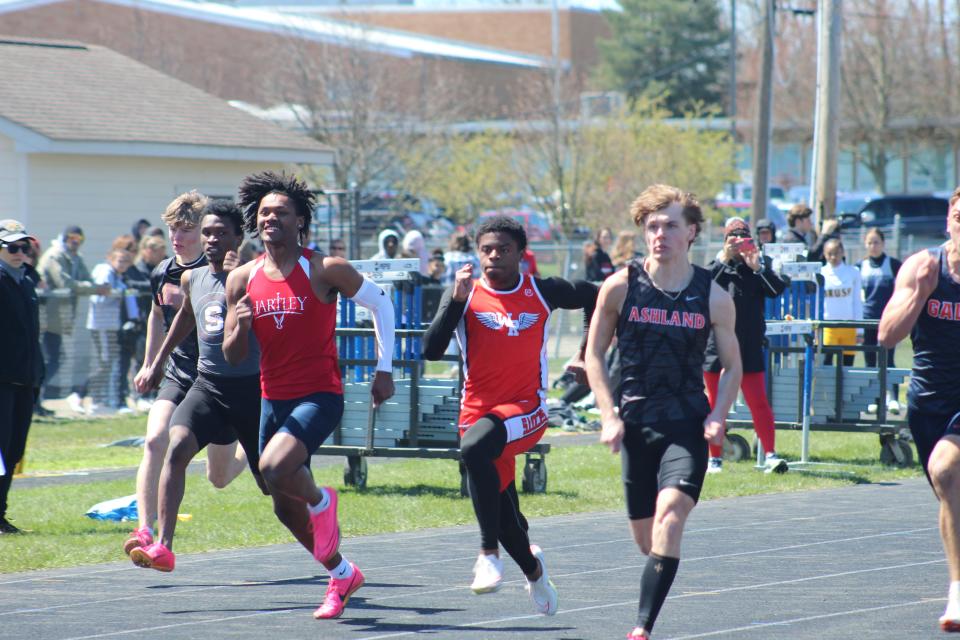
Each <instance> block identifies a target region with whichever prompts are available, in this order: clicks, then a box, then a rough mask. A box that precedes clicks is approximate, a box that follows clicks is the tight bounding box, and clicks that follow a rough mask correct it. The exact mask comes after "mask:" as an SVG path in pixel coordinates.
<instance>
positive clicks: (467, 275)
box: [423, 264, 473, 360]
mask: <svg viewBox="0 0 960 640" xmlns="http://www.w3.org/2000/svg"><path fill="white" fill-rule="evenodd" d="M472 289H473V265H471V264H468V265H465V266H463V267H461V268H460V269H458V270H457V274H456V279H455V280H454V283H453V286H452V287H450V288H449V289H447V290H446V291H444V292H443V295H442V296H441V297H440V304H439V305H438V307H437V313H436V315H434V316H433V320H432V321H431V322H430V327H429V328H428V329H427V333H426V334H424V336H423V357H424V358H426V359H427V360H439V359H440V358H442V357H443V354H444V353H446V351H447V346H448V345H449V344H450V338H451V337H452V336H453V332H454V331H456V330H457V325H458V324H459V323H460V319H461V318H463V312H464V310H465V309H466V307H467V298H469V297H470V291H471V290H472Z"/></svg>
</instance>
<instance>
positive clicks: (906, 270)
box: [878, 188, 960, 632]
mask: <svg viewBox="0 0 960 640" xmlns="http://www.w3.org/2000/svg"><path fill="white" fill-rule="evenodd" d="M947 232H948V233H949V234H950V240H948V241H947V242H945V243H944V244H943V245H942V246H940V247H937V248H935V249H930V250H925V251H921V252H919V253H916V254H914V255H912V256H910V257H909V258H907V260H906V261H905V262H904V263H903V266H902V267H901V268H900V272H899V273H898V274H897V282H896V287H895V288H894V292H893V297H891V298H890V302H889V303H888V304H887V307H886V309H884V311H883V316H882V317H881V318H880V326H879V329H878V337H879V340H880V343H881V344H882V345H883V346H884V347H886V348H888V349H892V348H893V347H894V346H895V345H896V344H897V342H899V341H900V340H903V339H904V338H905V337H906V336H907V334H908V333H909V334H910V336H911V338H912V340H913V352H914V356H913V373H912V374H911V377H910V389H909V391H908V393H907V401H908V407H907V408H908V411H907V419H908V422H909V424H910V433H911V434H912V435H913V440H914V442H915V443H916V445H917V454H918V456H919V458H920V462H921V463H922V464H923V469H924V471H925V472H926V474H927V479H928V480H929V481H930V484H931V486H932V487H933V490H934V492H935V493H936V494H937V498H939V500H940V537H941V538H942V539H943V548H944V551H945V553H946V558H947V566H948V568H949V570H950V588H949V591H948V597H947V608H946V611H944V614H943V615H942V616H941V617H940V628H941V629H943V630H944V631H956V632H960V188H958V189H957V190H956V191H954V192H953V196H951V198H950V208H949V210H948V213H947Z"/></svg>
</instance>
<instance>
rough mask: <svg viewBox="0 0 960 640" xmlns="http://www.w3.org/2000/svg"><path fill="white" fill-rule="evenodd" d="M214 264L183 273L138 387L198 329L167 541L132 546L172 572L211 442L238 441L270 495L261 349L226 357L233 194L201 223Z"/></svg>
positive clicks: (163, 511)
mask: <svg viewBox="0 0 960 640" xmlns="http://www.w3.org/2000/svg"><path fill="white" fill-rule="evenodd" d="M200 236H201V237H202V238H203V253H204V255H205V256H206V257H207V262H208V264H207V266H204V267H197V268H196V269H190V270H188V271H184V272H183V275H182V276H181V279H180V283H181V284H180V289H181V290H182V291H183V295H184V299H183V306H181V307H180V311H179V312H178V313H177V316H176V318H174V319H173V324H172V325H171V327H170V332H169V333H167V337H166V339H165V340H164V341H163V346H161V347H160V353H158V354H157V357H156V358H155V359H154V361H153V363H152V364H150V366H149V367H147V369H146V370H145V378H146V380H145V381H143V384H142V385H141V388H140V389H139V391H140V392H141V393H144V392H146V391H149V390H150V389H152V388H153V387H154V386H156V385H157V383H159V382H160V378H161V377H162V375H163V365H164V362H165V361H166V359H167V356H169V355H170V352H172V351H173V350H174V348H175V347H176V346H177V345H179V344H180V343H181V342H183V340H185V339H186V337H187V336H188V335H190V333H191V332H194V333H195V335H196V336H197V346H198V350H199V360H198V361H197V373H198V375H197V379H196V380H195V381H194V383H193V385H192V386H191V387H190V390H189V391H188V392H187V395H186V397H185V398H184V399H183V401H182V402H181V403H180V404H179V406H177V408H176V410H175V411H174V412H173V417H172V418H170V424H171V425H172V426H171V428H170V446H169V447H168V448H167V457H166V460H165V461H164V464H163V471H162V472H161V474H160V501H159V504H160V520H159V523H158V525H159V530H160V540H159V541H158V542H155V543H153V544H151V545H148V546H146V547H138V548H136V549H134V550H133V551H132V552H131V553H130V558H131V559H132V560H133V562H134V564H136V565H138V566H141V567H147V568H150V569H157V570H159V571H173V568H174V564H175V558H174V555H173V534H174V530H175V529H176V526H177V511H178V510H179V508H180V503H181V501H182V500H183V491H184V484H185V481H186V475H187V465H188V464H190V461H191V460H192V459H193V458H194V456H196V455H197V454H198V453H199V452H200V450H201V449H203V448H204V447H205V446H207V445H208V444H220V445H225V444H232V443H233V442H236V441H237V440H239V441H240V445H241V446H242V447H243V450H244V451H245V452H246V455H247V460H248V461H249V463H250V470H251V471H252V472H253V476H254V478H255V479H256V481H257V484H258V485H259V486H260V488H261V490H263V492H264V493H265V494H266V487H265V485H264V484H263V480H262V478H261V477H260V470H259V469H258V467H257V464H258V462H259V460H260V456H259V453H258V447H259V435H260V351H259V349H258V348H257V344H256V339H251V340H250V348H249V349H248V354H247V357H246V358H245V359H244V360H243V361H242V362H240V363H239V364H238V365H236V366H232V365H230V364H228V363H227V361H226V360H225V359H224V357H223V346H222V345H223V325H224V319H225V318H226V316H227V313H226V311H227V307H226V295H225V293H224V292H225V287H224V285H225V283H226V281H227V273H228V271H230V270H232V269H234V268H236V267H237V266H239V258H238V257H237V251H238V250H239V248H240V243H241V242H242V241H243V214H242V213H241V212H240V209H239V207H237V205H235V204H233V203H232V202H230V201H228V200H213V201H211V202H209V203H208V204H207V206H206V207H205V208H204V215H203V218H201V222H200Z"/></svg>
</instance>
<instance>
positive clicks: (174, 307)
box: [150, 254, 207, 384]
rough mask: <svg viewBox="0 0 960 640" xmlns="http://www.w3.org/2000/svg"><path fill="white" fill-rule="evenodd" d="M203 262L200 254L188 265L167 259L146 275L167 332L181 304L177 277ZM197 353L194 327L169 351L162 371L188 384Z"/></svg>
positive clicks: (181, 298)
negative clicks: (164, 368) (171, 351)
mask: <svg viewBox="0 0 960 640" xmlns="http://www.w3.org/2000/svg"><path fill="white" fill-rule="evenodd" d="M206 264H207V258H206V256H204V255H203V254H200V257H199V258H197V259H196V260H194V261H193V262H191V263H189V264H183V265H182V264H177V260H176V258H167V259H166V260H164V261H163V262H161V263H160V264H158V265H157V266H156V267H155V268H154V269H153V273H151V274H150V285H151V286H152V288H153V301H154V303H156V305H157V306H159V307H160V310H161V311H162V312H163V327H164V330H165V331H170V325H171V324H172V323H173V318H174V317H175V316H176V315H177V311H179V310H180V305H181V304H182V303H183V291H181V290H180V276H181V275H183V272H184V271H187V270H189V269H195V268H197V267H202V266H205V265H206ZM199 356H200V354H199V351H198V350H197V330H196V329H194V330H193V331H191V332H190V335H189V336H187V337H186V338H184V340H183V342H181V343H180V344H179V345H177V347H176V348H175V349H174V350H173V353H171V354H170V358H169V359H168V360H167V368H166V371H167V373H168V374H170V375H172V376H173V377H175V378H177V379H179V380H182V381H184V382H185V383H187V384H190V383H191V382H192V381H193V380H194V378H196V377H197V359H198V358H199Z"/></svg>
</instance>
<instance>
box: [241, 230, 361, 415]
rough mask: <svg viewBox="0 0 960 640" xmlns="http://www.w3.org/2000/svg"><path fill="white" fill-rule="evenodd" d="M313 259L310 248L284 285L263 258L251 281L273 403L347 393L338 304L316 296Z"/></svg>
mask: <svg viewBox="0 0 960 640" xmlns="http://www.w3.org/2000/svg"><path fill="white" fill-rule="evenodd" d="M311 255H313V252H312V251H310V250H309V249H304V250H303V254H302V255H301V256H300V259H299V261H298V262H297V266H296V267H294V269H293V271H292V272H291V273H290V275H289V276H288V277H287V278H285V279H284V280H271V279H269V278H267V276H266V274H265V273H264V272H263V261H264V259H265V256H262V257H260V258H258V259H257V261H256V262H255V263H254V266H253V269H252V270H251V271H250V278H249V280H248V281H247V294H248V295H249V296H250V305H251V306H252V307H253V331H254V334H255V335H256V336H257V342H259V343H260V388H261V390H262V392H263V397H264V398H266V399H268V400H292V399H295V398H303V397H304V396H308V395H310V394H313V393H320V392H324V391H325V392H330V393H343V384H342V383H341V381H340V367H339V365H338V363H337V344H336V338H335V336H334V331H335V330H336V325H337V305H336V303H335V302H334V303H326V302H323V301H321V300H319V299H318V298H317V296H316V295H314V293H313V287H311V286H310V256H311Z"/></svg>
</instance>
